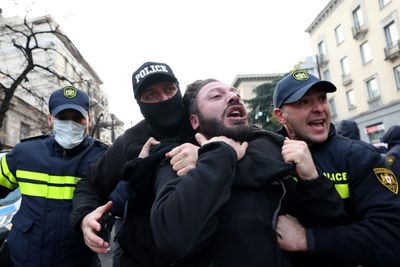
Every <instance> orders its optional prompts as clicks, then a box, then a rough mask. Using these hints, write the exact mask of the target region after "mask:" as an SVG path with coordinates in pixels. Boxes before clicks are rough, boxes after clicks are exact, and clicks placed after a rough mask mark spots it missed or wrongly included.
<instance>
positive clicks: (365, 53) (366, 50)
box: [360, 42, 372, 64]
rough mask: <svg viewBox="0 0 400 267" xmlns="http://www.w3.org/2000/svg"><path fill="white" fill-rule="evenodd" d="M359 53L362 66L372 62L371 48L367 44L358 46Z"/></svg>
mask: <svg viewBox="0 0 400 267" xmlns="http://www.w3.org/2000/svg"><path fill="white" fill-rule="evenodd" d="M360 52H361V60H362V63H363V64H366V63H368V62H370V61H371V60H372V55H371V48H370V47H369V43H368V42H365V43H363V44H361V45H360Z"/></svg>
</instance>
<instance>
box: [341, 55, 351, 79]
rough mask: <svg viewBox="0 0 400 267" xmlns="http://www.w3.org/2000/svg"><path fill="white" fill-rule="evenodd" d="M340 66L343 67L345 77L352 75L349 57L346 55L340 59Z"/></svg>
mask: <svg viewBox="0 0 400 267" xmlns="http://www.w3.org/2000/svg"><path fill="white" fill-rule="evenodd" d="M340 66H341V68H342V76H343V77H345V76H347V75H350V64H349V59H348V58H347V57H344V58H342V59H341V60H340Z"/></svg>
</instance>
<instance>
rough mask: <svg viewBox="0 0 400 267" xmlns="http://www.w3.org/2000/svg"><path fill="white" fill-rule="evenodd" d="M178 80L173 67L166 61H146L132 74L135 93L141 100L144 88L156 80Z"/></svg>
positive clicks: (137, 98)
mask: <svg viewBox="0 0 400 267" xmlns="http://www.w3.org/2000/svg"><path fill="white" fill-rule="evenodd" d="M163 81H170V82H178V79H177V78H176V77H175V75H174V73H173V72H172V69H171V68H170V67H169V66H168V65H167V64H165V63H157V62H146V63H144V64H143V65H142V66H140V67H139V68H138V69H137V70H136V71H135V72H134V73H133V74H132V85H133V93H134V95H135V98H136V100H140V96H141V94H142V93H143V90H144V89H146V87H147V86H148V85H150V84H153V83H156V82H163Z"/></svg>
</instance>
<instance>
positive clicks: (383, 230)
mask: <svg viewBox="0 0 400 267" xmlns="http://www.w3.org/2000/svg"><path fill="white" fill-rule="evenodd" d="M348 164H349V166H348V168H349V169H350V174H351V176H350V178H349V181H350V184H349V185H350V197H351V199H350V200H348V201H351V202H352V206H354V208H353V209H354V210H351V209H348V210H347V211H348V213H349V214H347V215H348V216H351V217H352V220H353V222H352V223H351V224H349V225H343V226H337V227H331V228H319V229H312V232H313V237H314V242H315V244H314V245H315V251H316V252H318V253H322V254H326V255H330V256H333V257H335V258H337V259H340V260H344V261H347V262H354V263H358V264H363V265H364V264H365V265H382V266H400V257H399V255H400V197H399V195H398V180H397V177H395V176H394V175H392V174H393V173H392V174H390V171H389V170H388V169H386V168H383V166H384V163H383V160H382V158H381V156H380V155H379V154H378V153H375V152H372V151H370V150H368V149H365V148H363V147H361V146H358V145H355V147H353V148H352V149H351V153H350V154H349V155H348ZM396 188H397V190H396ZM350 213H352V214H350Z"/></svg>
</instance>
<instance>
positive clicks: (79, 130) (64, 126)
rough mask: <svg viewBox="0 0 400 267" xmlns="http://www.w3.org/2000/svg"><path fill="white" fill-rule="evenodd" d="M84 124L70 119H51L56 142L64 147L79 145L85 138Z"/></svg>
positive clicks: (69, 147)
mask: <svg viewBox="0 0 400 267" xmlns="http://www.w3.org/2000/svg"><path fill="white" fill-rule="evenodd" d="M85 129H86V126H85V125H82V124H80V123H77V122H74V121H70V120H58V119H54V120H53V133H54V137H55V139H56V141H57V143H58V144H59V145H60V146H62V147H63V148H65V149H71V148H74V147H76V146H77V145H79V144H80V143H81V142H82V141H83V139H84V138H85Z"/></svg>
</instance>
